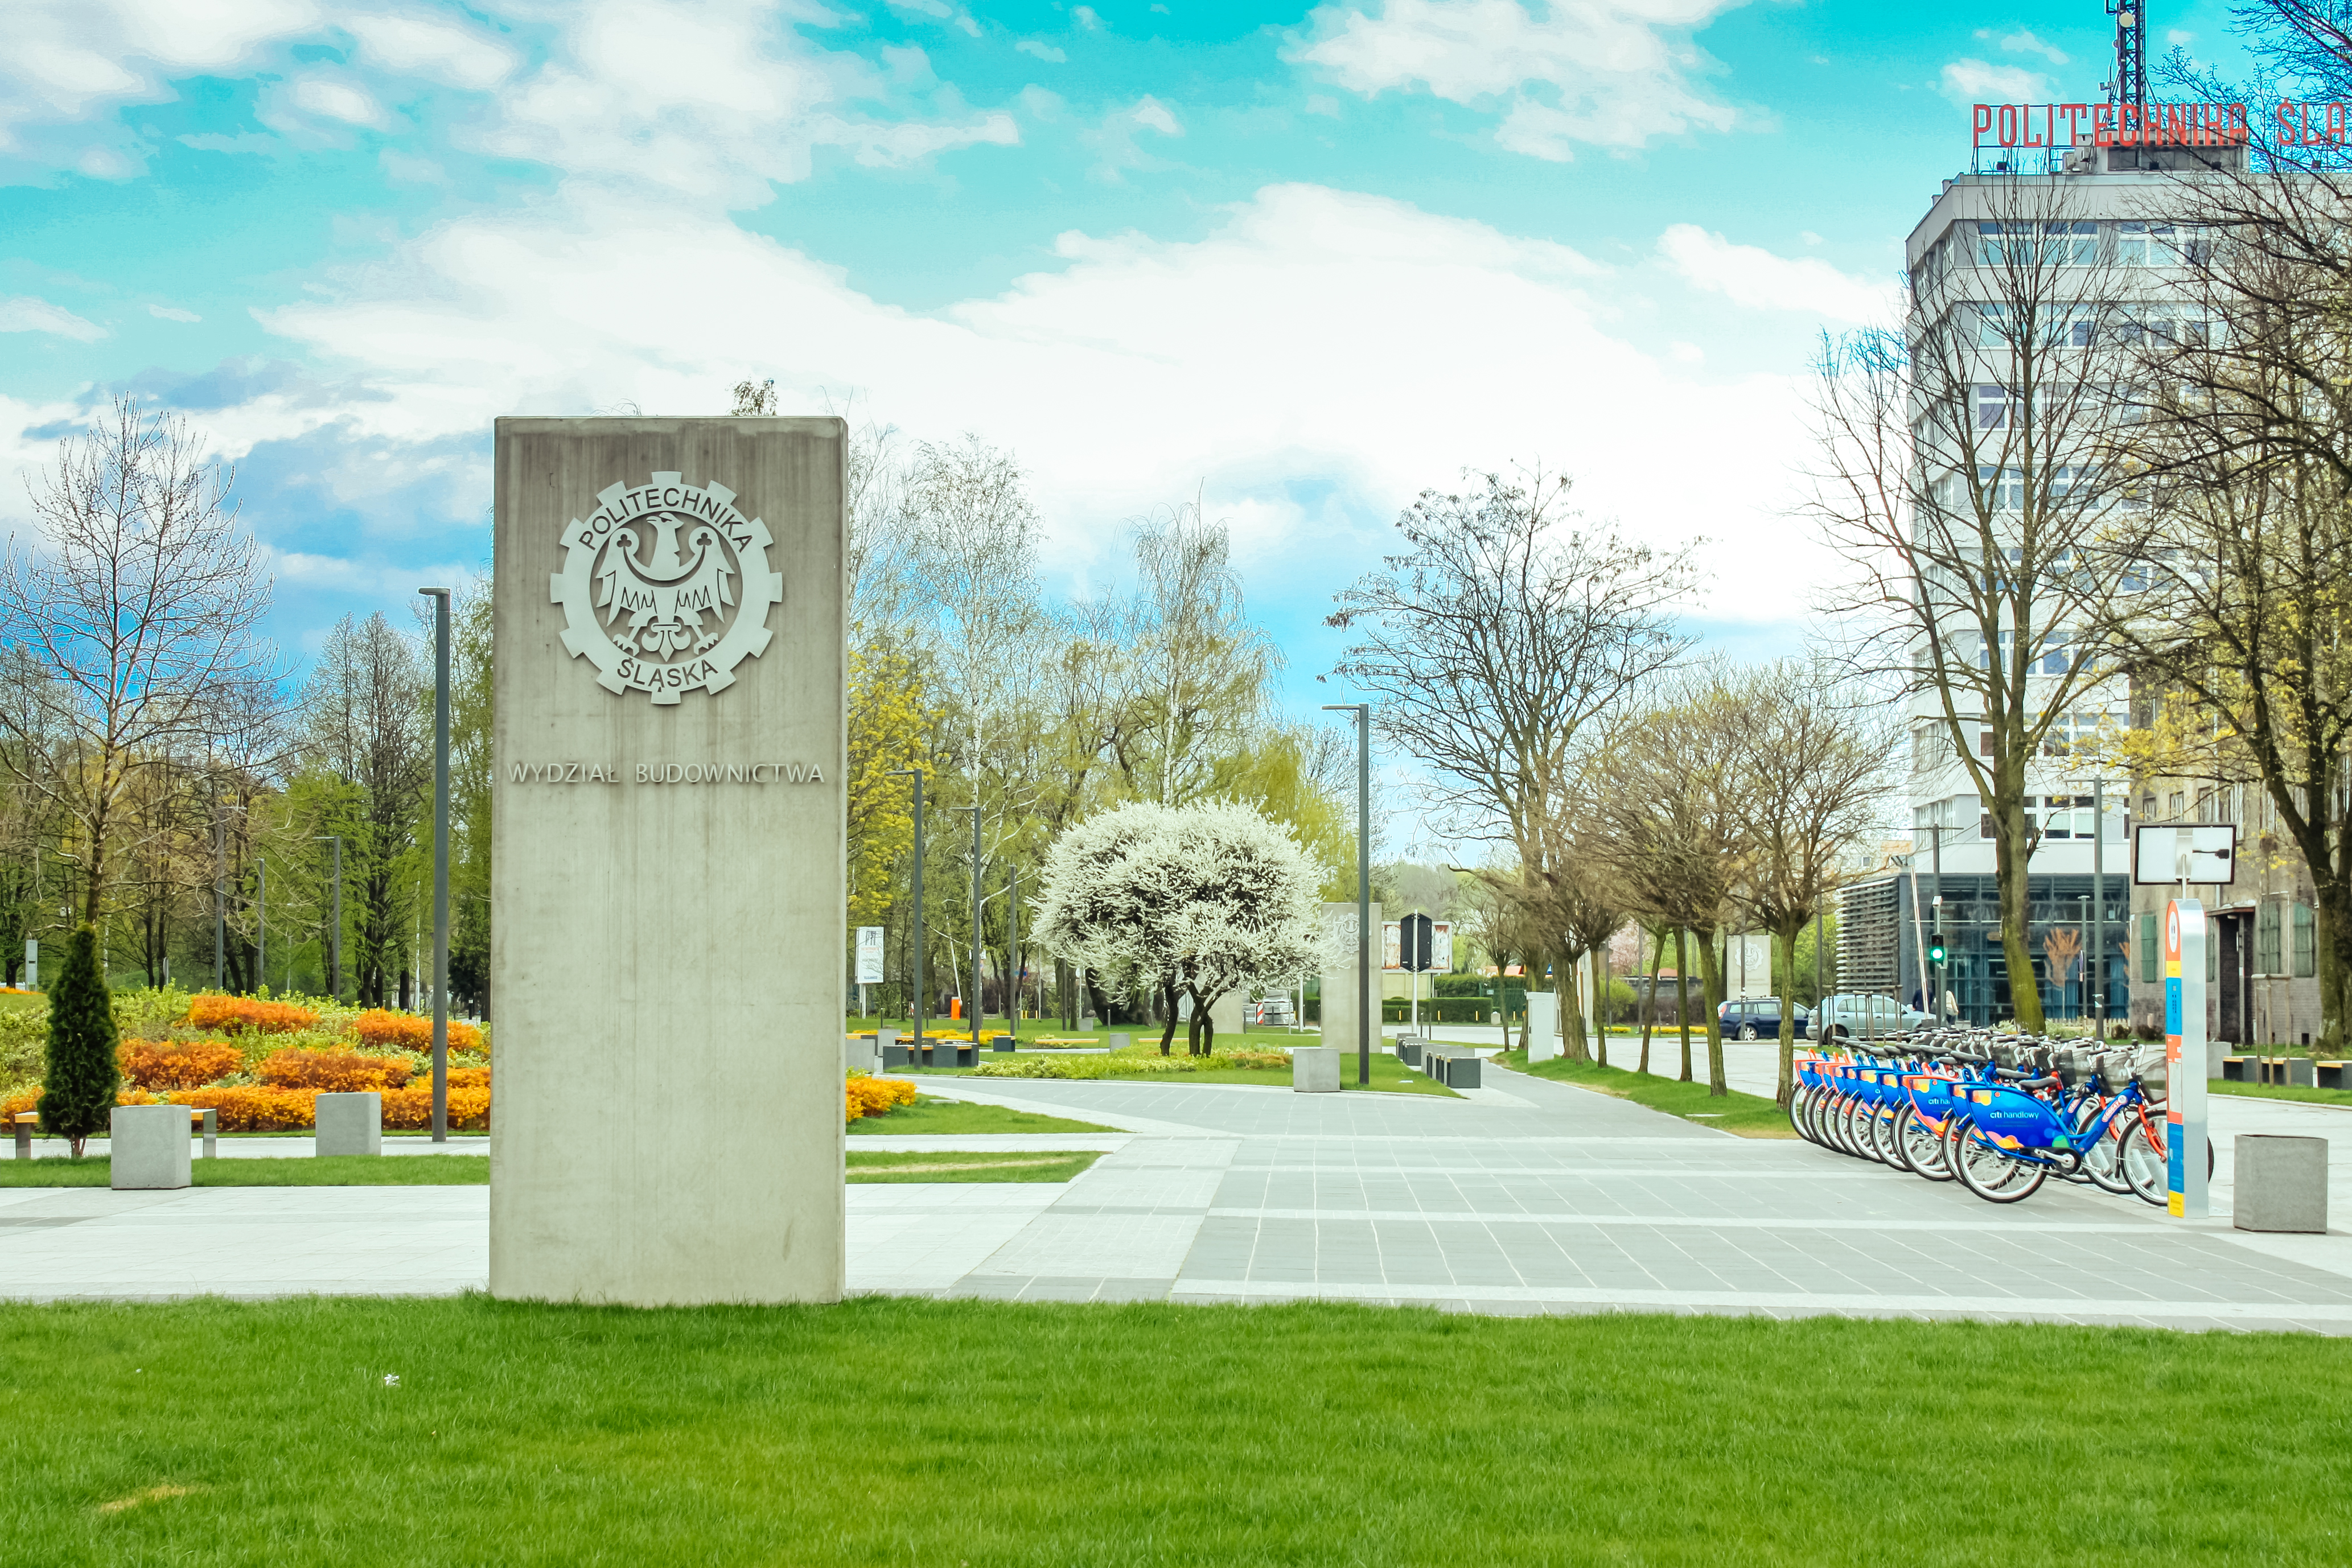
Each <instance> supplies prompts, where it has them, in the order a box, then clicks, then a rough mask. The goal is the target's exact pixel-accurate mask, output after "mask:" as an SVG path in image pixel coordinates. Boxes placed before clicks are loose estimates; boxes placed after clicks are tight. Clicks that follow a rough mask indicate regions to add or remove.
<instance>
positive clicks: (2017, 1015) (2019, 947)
mask: <svg viewBox="0 0 2352 1568" xmlns="http://www.w3.org/2000/svg"><path fill="white" fill-rule="evenodd" d="M1992 821H1993V846H1992V848H1993V871H1994V873H1995V875H1996V877H1997V879H1998V882H1999V886H2000V950H2001V954H2002V956H2003V957H2004V958H2006V959H2007V960H2008V964H2009V1010H2010V1016H2011V1017H2012V1018H2014V1019H2016V1020H2017V1027H2018V1028H2019V1029H2020V1030H2022V1031H2023V1032H2025V1033H2027V1034H2040V1033H2041V1032H2042V986H2041V982H2039V981H2038V980H2036V979H2035V978H2034V977H2033V945H2032V940H2031V937H2032V918H2033V899H2032V887H2031V885H2030V879H2029V878H2028V876H2027V874H2026V869H2027V866H2028V863H2029V862H2030V860H2031V858H2032V841H2031V839H2030V838H2029V837H2028V836H2027V833H2026V829H2025V801H2024V798H2023V797H2022V796H2011V798H2010V799H2008V800H2004V801H2000V802H1997V803H1996V804H1995V806H1994V809H1993V818H1992ZM1902 994H1903V980H1902V977H1900V976H1897V977H1895V996H1896V997H1897V998H1900V997H1901V996H1902ZM1922 999H1923V1000H1924V999H1925V998H1922Z"/></svg>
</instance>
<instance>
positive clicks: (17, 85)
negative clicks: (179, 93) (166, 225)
mask: <svg viewBox="0 0 2352 1568" xmlns="http://www.w3.org/2000/svg"><path fill="white" fill-rule="evenodd" d="M6 16H7V23H6V26H5V37H6V43H5V47H0V152H25V151H27V142H26V136H25V132H26V130H27V128H29V127H32V126H36V125H53V124H59V123H65V124H78V123H83V122H87V121H90V120H99V119H100V118H101V117H103V116H105V115H107V114H109V113H110V112H111V111H112V110H114V109H115V108H116V107H118V106H119V105H121V104H125V103H154V102H160V101H162V100H164V99H169V98H171V97H172V96H173V94H172V89H171V88H170V87H169V86H168V85H166V84H167V83H168V82H169V81H170V80H171V79H172V78H176V77H184V76H189V75H194V74H196V73H199V72H205V73H218V72H228V71H232V70H234V69H235V68H237V67H238V66H241V65H245V64H247V63H249V62H251V61H254V60H256V59H257V58H259V57H260V56H261V54H262V52H263V51H264V50H265V49H266V48H267V47H268V46H269V45H271V44H274V43H277V42H278V41H280V40H283V39H287V38H291V37H300V36H302V35H304V34H307V33H309V32H311V31H313V30H315V29H316V27H317V26H319V23H320V9H319V7H318V5H315V4H313V3H312V0H9V4H8V5H7V9H6ZM117 156H121V154H119V153H118V154H117Z"/></svg>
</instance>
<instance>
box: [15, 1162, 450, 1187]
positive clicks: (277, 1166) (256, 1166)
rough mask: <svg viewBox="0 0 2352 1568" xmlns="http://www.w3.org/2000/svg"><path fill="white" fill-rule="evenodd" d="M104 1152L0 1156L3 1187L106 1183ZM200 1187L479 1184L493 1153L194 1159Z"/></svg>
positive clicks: (109, 1166) (108, 1165) (108, 1166)
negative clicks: (23, 1157)
mask: <svg viewBox="0 0 2352 1568" xmlns="http://www.w3.org/2000/svg"><path fill="white" fill-rule="evenodd" d="M113 1168H114V1167H113V1163H112V1162H111V1161H110V1160H109V1159H108V1158H107V1157H106V1156H105V1155H89V1156H88V1157H87V1158H84V1159H79V1160H69V1159H67V1158H65V1157H64V1156H62V1155H59V1156H57V1157H54V1158H50V1159H40V1160H10V1159H0V1186H105V1185H106V1184H107V1182H108V1181H109V1180H110V1178H111V1176H112V1174H113ZM188 1174H189V1176H190V1177H191V1178H192V1179H193V1180H194V1183H195V1185H196V1186H479V1185H481V1184H482V1183H484V1182H487V1181H488V1180H489V1179H490V1156H489V1155H396V1156H395V1155H324V1156H320V1155H295V1156H292V1157H290V1158H287V1159H251V1160H240V1159H211V1160H207V1159H203V1158H197V1159H194V1160H190V1161H189V1162H188Z"/></svg>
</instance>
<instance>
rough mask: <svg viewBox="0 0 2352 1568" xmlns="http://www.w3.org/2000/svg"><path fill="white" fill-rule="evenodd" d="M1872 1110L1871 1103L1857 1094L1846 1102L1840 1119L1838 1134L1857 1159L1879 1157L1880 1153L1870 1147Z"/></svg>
mask: <svg viewBox="0 0 2352 1568" xmlns="http://www.w3.org/2000/svg"><path fill="white" fill-rule="evenodd" d="M1871 1109H1872V1107H1871V1104H1870V1103H1869V1102H1868V1101H1866V1100H1864V1098H1863V1097H1862V1096H1861V1095H1859V1094H1857V1095H1855V1096H1854V1097H1853V1099H1851V1100H1849V1101H1847V1102H1846V1106H1845V1111H1844V1113H1843V1114H1842V1115H1840V1116H1839V1118H1838V1132H1839V1134H1840V1135H1841V1136H1843V1138H1844V1139H1845V1146H1846V1147H1847V1148H1849V1149H1851V1150H1853V1153H1854V1155H1855V1156H1856V1157H1857V1158H1860V1159H1865V1160H1874V1159H1876V1158H1877V1157H1878V1151H1877V1150H1875V1149H1874V1148H1872V1147H1871V1146H1870V1122H1869V1116H1870V1113H1871Z"/></svg>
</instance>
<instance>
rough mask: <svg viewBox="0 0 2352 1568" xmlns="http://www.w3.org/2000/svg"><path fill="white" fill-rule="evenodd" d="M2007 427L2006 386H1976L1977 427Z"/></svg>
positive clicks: (1983, 428)
mask: <svg viewBox="0 0 2352 1568" xmlns="http://www.w3.org/2000/svg"><path fill="white" fill-rule="evenodd" d="M2008 427H2009V389H2008V388H2007V387H1984V386H1980V387H1979V388H1977V428H1978V429H1979V430H2005V429H2007V428H2008Z"/></svg>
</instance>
